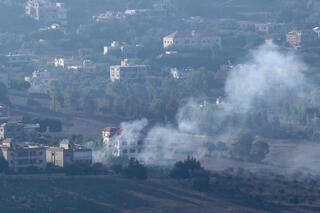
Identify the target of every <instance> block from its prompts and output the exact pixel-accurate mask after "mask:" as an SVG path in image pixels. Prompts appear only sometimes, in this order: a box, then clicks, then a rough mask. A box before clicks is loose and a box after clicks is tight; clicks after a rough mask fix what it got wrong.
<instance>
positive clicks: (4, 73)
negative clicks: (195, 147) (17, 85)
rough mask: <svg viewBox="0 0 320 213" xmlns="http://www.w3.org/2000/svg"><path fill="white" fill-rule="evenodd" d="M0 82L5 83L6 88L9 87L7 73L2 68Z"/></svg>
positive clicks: (0, 69)
mask: <svg viewBox="0 0 320 213" xmlns="http://www.w3.org/2000/svg"><path fill="white" fill-rule="evenodd" d="M0 83H2V84H3V85H5V86H6V87H7V88H9V87H10V83H9V73H8V72H7V71H6V70H4V69H3V68H0Z"/></svg>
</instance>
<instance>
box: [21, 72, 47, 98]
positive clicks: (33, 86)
mask: <svg viewBox="0 0 320 213" xmlns="http://www.w3.org/2000/svg"><path fill="white" fill-rule="evenodd" d="M50 79H51V74H50V72H48V71H47V70H37V71H34V72H33V73H32V77H25V78H24V80H25V81H27V82H29V83H30V88H29V92H31V93H41V94H49V81H50Z"/></svg>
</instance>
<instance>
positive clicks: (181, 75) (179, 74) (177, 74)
mask: <svg viewBox="0 0 320 213" xmlns="http://www.w3.org/2000/svg"><path fill="white" fill-rule="evenodd" d="M192 71H193V69H180V70H179V69H177V68H171V69H170V74H171V76H172V77H173V78H174V79H186V78H188V77H190V75H191V73H192Z"/></svg>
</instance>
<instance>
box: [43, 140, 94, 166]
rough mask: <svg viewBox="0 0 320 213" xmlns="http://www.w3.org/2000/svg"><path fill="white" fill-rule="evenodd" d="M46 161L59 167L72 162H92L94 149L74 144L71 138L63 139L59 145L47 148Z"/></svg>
mask: <svg viewBox="0 0 320 213" xmlns="http://www.w3.org/2000/svg"><path fill="white" fill-rule="evenodd" d="M46 156H47V157H46V162H47V163H52V164H53V165H55V166H58V167H64V166H66V165H68V164H72V163H81V164H88V165H91V164H92V150H91V149H87V148H86V147H83V146H80V145H77V144H74V143H72V142H70V141H69V140H66V139H64V140H62V141H61V142H60V146H59V147H49V148H47V150H46Z"/></svg>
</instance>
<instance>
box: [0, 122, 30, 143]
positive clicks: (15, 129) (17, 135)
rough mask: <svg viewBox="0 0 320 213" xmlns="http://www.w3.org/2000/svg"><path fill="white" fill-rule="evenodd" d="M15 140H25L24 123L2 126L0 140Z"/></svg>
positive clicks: (4, 124) (11, 123)
mask: <svg viewBox="0 0 320 213" xmlns="http://www.w3.org/2000/svg"><path fill="white" fill-rule="evenodd" d="M7 138H14V139H16V140H23V139H24V129H23V123H20V122H8V123H3V124H1V125H0V140H2V139H7Z"/></svg>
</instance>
